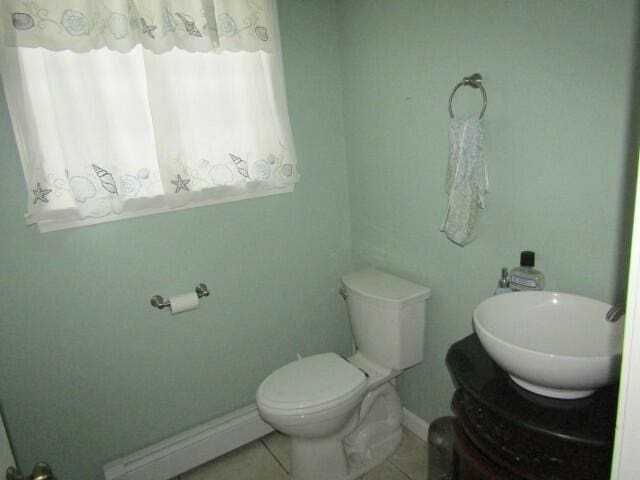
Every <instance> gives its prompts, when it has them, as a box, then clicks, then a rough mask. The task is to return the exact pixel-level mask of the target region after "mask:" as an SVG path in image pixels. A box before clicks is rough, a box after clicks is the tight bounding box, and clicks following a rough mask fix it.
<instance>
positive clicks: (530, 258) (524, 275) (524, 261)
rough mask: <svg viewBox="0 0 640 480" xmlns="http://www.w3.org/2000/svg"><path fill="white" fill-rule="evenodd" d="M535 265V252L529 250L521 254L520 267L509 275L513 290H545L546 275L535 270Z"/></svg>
mask: <svg viewBox="0 0 640 480" xmlns="http://www.w3.org/2000/svg"><path fill="white" fill-rule="evenodd" d="M535 263H536V254H535V252H531V251H529V250H525V251H523V252H520V266H519V267H515V268H513V269H512V270H511V273H510V274H509V285H510V286H511V289H512V290H523V291H524V290H542V289H544V274H543V273H542V272H541V271H539V270H536V269H535V268H533V267H534V266H535Z"/></svg>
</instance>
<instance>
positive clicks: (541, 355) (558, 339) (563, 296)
mask: <svg viewBox="0 0 640 480" xmlns="http://www.w3.org/2000/svg"><path fill="white" fill-rule="evenodd" d="M610 307H611V305H608V304H606V303H603V302H599V301H597V300H592V299H590V298H587V297H581V296H578V295H570V294H567V293H555V292H514V293H506V294H503V295H496V296H494V297H490V298H487V299H486V300H484V301H483V302H482V303H480V305H478V306H477V307H476V309H475V311H474V312H473V325H474V327H475V331H476V333H477V335H478V337H479V338H480V343H482V346H483V347H484V348H485V350H486V351H487V352H488V353H489V355H490V356H491V358H493V360H495V362H496V363H497V364H498V365H500V366H501V367H502V368H503V369H504V370H506V371H507V373H508V374H509V376H510V377H511V378H512V379H513V381H514V382H516V383H517V384H518V385H520V386H521V387H523V388H525V389H527V390H529V391H531V392H534V393H537V394H539V395H544V396H547V397H553V398H564V399H571V398H582V397H586V396H588V395H591V394H592V393H593V392H594V391H595V390H596V389H597V388H599V387H602V386H604V385H607V384H608V383H611V382H614V381H615V380H616V379H617V378H618V375H619V369H620V353H621V351H622V335H623V330H624V328H623V327H624V325H623V324H624V317H622V318H620V320H618V321H617V322H613V323H611V322H608V321H606V320H605V314H606V313H607V311H608V310H609V308H610Z"/></svg>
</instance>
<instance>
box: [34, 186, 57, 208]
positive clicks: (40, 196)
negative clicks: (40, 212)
mask: <svg viewBox="0 0 640 480" xmlns="http://www.w3.org/2000/svg"><path fill="white" fill-rule="evenodd" d="M31 191H32V192H33V194H34V195H35V198H34V199H33V204H34V205H35V204H36V203H37V201H38V200H40V201H41V202H43V203H49V199H48V198H47V195H49V194H50V193H51V192H52V191H53V190H51V189H50V188H45V189H44V190H43V189H42V187H41V186H40V182H38V183H37V185H36V188H35V190H31Z"/></svg>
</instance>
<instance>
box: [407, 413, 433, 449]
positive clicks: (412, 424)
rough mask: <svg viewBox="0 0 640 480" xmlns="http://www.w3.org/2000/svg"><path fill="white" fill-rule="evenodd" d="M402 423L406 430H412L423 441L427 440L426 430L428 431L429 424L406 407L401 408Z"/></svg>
mask: <svg viewBox="0 0 640 480" xmlns="http://www.w3.org/2000/svg"><path fill="white" fill-rule="evenodd" d="M402 424H403V425H404V426H405V427H406V428H407V430H410V431H412V432H413V433H415V434H416V435H417V436H418V437H420V438H421V439H422V440H423V441H424V442H426V441H427V432H428V431H429V424H428V423H427V422H426V421H424V420H423V419H422V418H420V417H419V416H417V415H416V414H415V413H413V412H410V411H409V410H407V409H406V408H403V409H402Z"/></svg>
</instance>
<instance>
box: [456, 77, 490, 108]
mask: <svg viewBox="0 0 640 480" xmlns="http://www.w3.org/2000/svg"><path fill="white" fill-rule="evenodd" d="M463 85H466V86H469V87H472V88H479V89H480V92H482V101H483V103H482V111H481V112H480V117H479V118H482V117H483V116H484V111H485V110H486V109H487V92H486V91H485V89H484V87H483V86H482V75H480V74H479V73H474V74H473V75H470V76H468V77H464V78H463V79H462V81H461V82H459V83H458V84H457V85H456V86H455V87H453V92H451V96H450V97H449V115H450V116H451V118H454V117H455V115H454V114H453V106H452V104H453V96H454V95H455V94H456V91H457V90H458V89H459V88H460V87H462V86H463Z"/></svg>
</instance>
